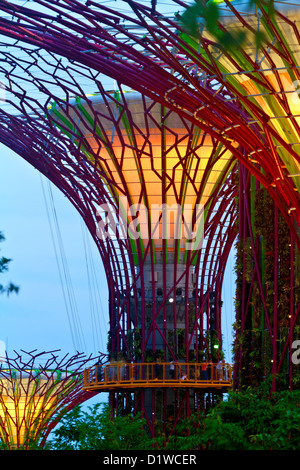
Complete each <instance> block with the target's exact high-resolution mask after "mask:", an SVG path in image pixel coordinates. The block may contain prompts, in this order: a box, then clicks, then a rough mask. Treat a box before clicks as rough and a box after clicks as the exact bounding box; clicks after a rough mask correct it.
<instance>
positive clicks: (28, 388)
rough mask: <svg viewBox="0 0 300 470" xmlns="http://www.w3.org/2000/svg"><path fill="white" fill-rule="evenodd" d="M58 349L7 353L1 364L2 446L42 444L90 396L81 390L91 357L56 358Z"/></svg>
mask: <svg viewBox="0 0 300 470" xmlns="http://www.w3.org/2000/svg"><path fill="white" fill-rule="evenodd" d="M57 353H58V351H51V352H47V353H46V352H43V353H37V352H35V351H32V352H24V351H21V352H20V353H16V356H15V357H13V358H8V357H6V360H5V362H4V363H3V364H2V367H1V368H0V390H1V393H0V441H1V447H2V449H6V450H9V449H23V450H25V449H27V450H28V449H37V448H43V447H44V446H45V443H46V439H47V437H48V436H49V433H50V432H51V430H53V429H54V427H55V426H56V425H57V424H58V422H59V421H60V419H61V418H62V417H63V416H64V415H65V414H66V413H67V412H68V411H70V410H71V409H72V408H73V407H74V406H76V405H80V404H81V403H83V402H84V401H86V400H87V399H88V398H90V397H91V394H90V393H87V392H84V391H83V390H82V384H83V375H82V374H83V368H84V367H86V365H87V364H88V363H89V360H90V358H89V359H87V358H86V357H84V356H83V355H82V354H77V355H76V356H73V357H68V356H65V357H64V358H59V357H58V355H57Z"/></svg>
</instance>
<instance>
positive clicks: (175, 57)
mask: <svg viewBox="0 0 300 470" xmlns="http://www.w3.org/2000/svg"><path fill="white" fill-rule="evenodd" d="M18 3H19V2H6V1H5V2H4V1H2V2H0V7H1V11H2V12H3V15H4V16H3V18H2V19H1V22H0V31H1V32H2V33H3V34H4V35H5V36H8V37H11V38H12V39H15V40H22V41H24V42H25V43H26V42H27V43H28V44H31V45H33V46H36V48H37V49H36V50H38V49H42V50H48V51H49V52H50V53H53V54H58V55H59V57H65V58H68V59H70V60H71V61H72V62H73V63H74V64H82V65H84V66H87V67H89V68H90V69H91V70H94V71H95V77H96V76H97V74H96V71H98V72H100V73H102V74H104V75H106V76H110V77H112V78H114V79H115V80H117V81H118V82H120V83H124V84H126V85H128V86H129V87H130V88H132V89H134V90H137V91H139V92H140V93H143V94H145V95H146V96H149V97H151V98H152V99H154V100H155V101H157V102H160V103H161V104H164V105H165V106H166V107H168V108H169V109H173V110H175V111H176V112H178V113H179V114H181V115H182V116H184V117H186V118H187V119H188V120H190V121H191V122H193V123H194V124H195V125H197V126H198V127H200V128H201V129H202V130H203V131H204V132H208V133H209V134H210V135H212V136H214V137H215V138H217V139H218V140H219V141H220V142H222V143H224V145H226V147H227V148H228V149H230V150H231V151H232V153H233V154H234V155H235V156H236V157H237V158H238V159H239V161H241V162H242V163H243V164H244V165H245V166H246V168H248V169H249V170H250V171H251V172H252V174H254V175H255V176H256V177H257V179H258V180H259V181H261V182H262V184H263V185H264V187H266V188H267V190H268V191H269V192H270V193H271V194H272V197H273V199H274V200H276V202H277V205H278V207H279V208H280V210H281V211H282V212H283V213H284V214H285V217H286V220H287V223H288V224H290V227H291V230H292V231H294V230H295V228H294V225H293V223H292V222H291V219H292V220H294V219H295V220H296V222H297V224H298V226H299V194H298V189H299V178H298V177H293V175H294V174H297V173H298V171H299V151H298V144H297V136H298V135H299V133H298V121H297V119H298V118H297V116H298V114H297V111H296V110H295V106H294V105H293V102H292V100H291V96H292V95H293V92H295V91H296V90H297V85H296V86H295V85H293V83H294V82H295V81H296V80H298V79H299V71H298V59H297V52H296V53H294V52H293V47H294V44H298V37H299V32H298V29H297V25H296V24H295V23H294V19H296V18H297V15H298V13H297V6H298V3H297V2H295V3H294V4H292V5H291V6H290V7H289V6H285V2H284V1H282V2H275V8H276V9H277V10H276V13H275V15H274V18H272V21H268V14H269V13H268V8H267V6H266V5H267V4H265V3H264V2H260V4H259V6H258V7H257V8H256V10H255V11H254V10H253V11H252V12H250V13H248V9H247V8H246V11H243V10H242V7H239V2H238V1H237V2H230V1H229V0H225V1H224V3H223V4H222V7H221V8H222V9H223V10H224V13H223V17H221V21H220V23H221V28H222V30H224V31H229V32H230V31H232V30H233V29H235V28H237V27H243V29H245V30H246V31H247V34H248V36H247V43H246V45H243V47H241V48H238V47H237V48H236V50H235V52H234V53H232V51H226V50H224V48H222V46H221V45H218V44H217V43H216V40H215V39H214V38H213V37H211V35H209V34H208V33H207V32H206V30H205V28H204V27H201V25H200V27H199V36H198V37H197V38H196V39H195V40H193V39H192V40H191V39H190V36H188V35H186V34H185V28H184V27H183V26H182V24H181V21H180V14H181V12H182V11H184V9H185V7H186V6H187V4H186V3H185V2H181V1H180V0H173V3H174V5H175V6H176V8H178V10H179V12H178V14H177V15H175V17H173V18H170V17H168V16H166V15H163V14H160V13H159V7H157V10H153V8H151V7H150V6H148V5H147V3H146V5H143V4H141V3H138V2H133V1H130V0H126V1H124V5H125V6H129V7H130V8H129V11H128V10H127V12H124V11H123V10H121V11H115V10H114V9H113V8H109V7H107V6H106V5H105V4H101V3H99V2H93V1H88V2H81V1H76V0H72V1H69V0H65V1H63V0H60V1H59V2H57V1H53V2H51V1H50V2H44V1H42V0H36V1H34V2H32V5H33V6H35V7H36V9H35V8H32V9H30V8H26V7H22V6H20V5H19V4H18ZM235 4H236V8H235V6H234V5H235ZM287 5H290V3H288V4H287ZM5 15H7V17H6V16H5ZM257 30H259V31H261V32H265V33H266V37H267V40H266V42H264V43H263V45H262V46H261V47H260V48H259V49H258V50H256V47H255V46H254V45H255V44H256V40H255V36H254V34H255V33H256V32H257ZM200 33H201V34H200ZM286 41H287V42H286ZM289 41H290V42H289ZM23 44H24V43H23ZM6 45H7V43H6ZM137 77H138V79H137ZM270 77H272V78H270ZM49 78H50V76H49ZM212 81H213V82H214V86H213V87H212V86H211V84H212ZM49 82H50V83H51V80H49ZM49 82H48V83H49ZM233 142H237V143H238V144H239V146H238V147H236V145H233ZM296 238H298V237H296Z"/></svg>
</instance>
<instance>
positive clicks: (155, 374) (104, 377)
mask: <svg viewBox="0 0 300 470" xmlns="http://www.w3.org/2000/svg"><path fill="white" fill-rule="evenodd" d="M231 383H232V367H231V365H230V364H225V363H220V364H213V363H181V362H180V363H179V362H178V363H177V362H176V363H172V362H155V363H154V362H149V363H130V364H129V363H125V362H115V363H113V362H111V363H110V364H106V365H95V366H93V367H89V368H88V369H86V370H85V371H84V389H85V390H97V389H99V390H100V389H103V390H105V389H113V388H137V387H145V388H147V387H173V388H174V387H180V388H182V387H194V388H211V387H213V388H229V387H230V386H231Z"/></svg>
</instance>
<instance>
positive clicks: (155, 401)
mask: <svg viewBox="0 0 300 470" xmlns="http://www.w3.org/2000/svg"><path fill="white" fill-rule="evenodd" d="M173 4H174V7H176V14H175V15H173V16H172V17H170V15H166V14H163V13H160V12H159V4H158V6H157V7H155V6H154V5H152V6H150V5H148V4H147V3H146V4H141V3H136V2H132V1H124V2H121V5H122V6H123V5H124V6H126V8H127V10H123V9H122V8H120V9H113V8H109V7H107V6H106V5H105V4H101V3H99V2H93V1H88V2H81V1H75V0H60V1H57V0H56V1H54V0H53V1H52V0H49V1H47V2H44V1H41V0H36V1H33V2H28V5H27V6H22V5H20V4H19V2H17V1H15V2H4V1H0V10H1V11H2V12H3V16H2V18H1V19H0V33H1V34H2V39H1V43H0V55H1V61H0V73H1V74H2V76H3V83H4V85H3V89H4V91H5V99H4V102H3V106H2V108H1V114H0V126H1V127H0V129H1V133H0V141H1V142H2V143H4V144H5V145H7V146H9V147H10V148H12V149H13V150H15V151H16V152H17V153H18V154H19V155H21V156H22V157H23V158H25V159H26V160H27V161H28V162H29V163H30V164H32V165H34V166H35V167H36V168H37V169H38V170H39V171H41V172H42V173H43V174H45V175H46V176H47V177H48V178H49V179H50V180H51V181H52V182H53V183H54V184H55V185H57V187H58V188H59V189H60V190H61V191H63V192H64V194H66V196H67V197H68V198H69V199H70V201H71V202H72V203H73V204H74V206H75V207H76V208H77V210H78V211H79V213H80V214H81V215H82V217H83V219H84V221H85V223H86V224H87V226H88V228H89V230H90V232H91V234H92V236H93V238H94V240H95V242H96V243H97V246H98V247H99V252H100V254H101V257H102V260H103V262H104V266H105V269H106V274H107V280H108V288H109V294H110V301H109V314H110V337H109V343H108V349H109V351H108V352H109V359H110V361H112V360H116V359H117V358H119V359H120V357H122V360H123V362H124V361H125V363H126V364H146V363H147V362H148V361H150V362H151V363H152V364H154V362H155V361H158V360H160V361H162V362H163V364H164V367H163V378H162V379H161V380H160V381H159V382H158V383H157V384H156V385H154V384H153V383H152V382H151V384H150V379H151V380H152V377H150V376H147V377H146V379H145V382H144V384H143V386H140V387H139V388H137V389H136V390H135V392H134V396H133V393H132V392H131V391H130V389H129V386H128V381H126V380H125V378H126V377H124V380H121V377H120V369H118V374H117V375H118V377H117V380H115V381H114V380H113V379H111V378H110V380H107V381H105V384H106V385H107V389H109V390H110V402H111V404H112V405H113V406H114V408H115V409H123V410H126V409H127V407H129V406H131V404H132V403H133V408H134V409H135V410H138V409H140V410H142V412H143V413H144V414H145V416H146V418H147V419H148V421H149V424H150V427H151V430H152V432H153V434H154V433H155V423H156V422H157V420H161V421H162V422H163V423H164V429H163V431H164V432H166V431H167V429H166V426H167V423H168V422H169V419H171V421H172V423H176V421H177V419H178V417H179V415H184V414H189V413H190V412H191V411H193V410H195V409H197V408H198V407H200V406H202V405H203V400H204V395H203V393H202V392H201V393H200V392H199V389H201V388H202V389H203V383H201V384H199V383H198V382H197V380H196V378H195V377H192V374H190V375H189V372H188V371H189V370H191V371H193V372H196V369H195V367H192V368H191V364H192V363H195V362H196V363H197V364H198V363H201V361H202V360H203V358H205V359H207V360H208V361H211V362H212V363H213V362H215V361H217V360H219V359H220V358H221V356H222V354H221V353H222V351H221V349H222V329H221V319H222V315H221V305H222V301H221V288H222V281H223V276H224V269H225V266H226V261H227V258H228V254H229V251H230V249H231V247H232V244H233V242H234V239H235V237H236V235H237V233H238V234H239V237H238V259H237V275H238V288H237V299H236V303H237V326H236V328H237V334H238V336H237V343H236V348H237V356H236V358H237V360H236V368H235V383H236V384H237V385H239V384H242V385H244V384H245V385H247V384H248V383H253V381H254V382H255V380H256V381H257V380H261V379H263V378H264V377H265V376H266V375H267V374H269V373H273V374H274V377H275V375H276V374H277V373H278V372H282V371H283V367H284V374H286V375H287V380H288V383H289V385H291V384H292V377H293V373H294V371H293V368H292V367H291V364H290V363H289V364H288V365H287V363H286V358H287V357H289V355H290V354H291V350H292V349H291V346H292V340H293V332H294V331H295V327H296V326H297V323H298V314H299V302H298V300H297V299H298V293H297V289H299V285H297V275H298V274H299V254H298V253H299V247H300V239H299V220H300V206H299V149H298V146H299V142H298V140H299V128H298V121H297V119H298V116H297V109H296V107H295V106H294V105H295V103H296V104H297V102H296V101H297V93H295V92H296V91H297V79H298V65H297V50H298V48H299V47H300V46H299V41H298V38H299V33H298V30H297V26H296V23H295V22H294V19H295V18H297V15H298V13H297V8H296V7H297V5H296V4H295V9H294V10H293V9H292V8H290V7H288V8H285V7H283V5H284V2H282V3H281V2H274V4H275V10H274V9H273V8H272V9H271V8H270V4H269V3H268V2H266V3H265V2H260V3H259V5H256V6H255V8H252V7H251V6H249V8H248V9H246V10H245V11H242V10H241V8H240V6H239V5H240V3H239V2H229V1H227V0H226V1H225V2H224V3H222V4H221V6H220V7H219V8H220V12H221V14H220V16H218V17H216V16H215V17H214V20H215V21H214V22H212V21H210V22H209V21H208V22H206V24H205V22H204V20H203V18H205V17H206V18H207V13H210V14H212V12H214V13H215V11H216V10H215V9H212V8H215V4H214V3H213V2H212V3H211V2H209V3H208V4H202V3H201V4H200V3H198V4H196V5H195V6H194V7H193V8H194V10H192V13H193V18H194V17H196V18H197V15H198V16H199V21H197V22H196V24H195V22H192V25H191V24H190V22H189V19H190V17H189V16H188V15H189V14H188V13H186V7H187V4H185V3H184V2H181V1H179V0H174V1H173ZM211 5H213V7H212V6H211ZM234 5H236V8H235V6H234ZM250 7H251V8H250ZM188 11H189V10H187V12H188ZM195 15H196V16H195ZM210 20H211V17H210ZM216 20H218V21H216ZM212 23H213V25H212ZM191 26H192V29H191ZM240 28H242V32H241V31H240ZM104 77H111V78H113V79H115V80H116V87H115V90H111V89H105V88H104V86H103V84H102V80H104ZM126 87H129V89H127V88H126ZM111 88H113V87H111ZM237 162H238V164H237ZM152 209H154V212H153V211H152ZM170 209H171V210H170ZM168 210H169V211H168ZM237 210H238V212H237ZM261 212H263V213H265V214H266V215H268V217H267V216H265V217H263V216H262V213H261ZM237 215H238V225H236V223H235V222H236V219H237ZM172 217H173V218H172ZM202 223H203V237H202V232H201V230H202ZM268 224H269V225H268ZM283 232H284V236H283ZM270 233H271V234H272V237H270ZM279 240H281V244H279ZM250 250H251V251H250ZM250 254H251V256H250ZM270 258H272V259H273V266H272V268H270V266H271V264H270ZM297 263H298V264H297ZM287 305H288V307H287ZM257 330H259V335H255V334H254V332H257ZM245 344H246V346H245ZM257 350H259V351H260V352H261V354H260V357H259V358H255V356H254V352H255V351H257ZM266 357H267V362H268V366H267V367H264V366H263V362H264V361H265V363H266V359H265V358H266ZM254 359H255V360H254ZM173 360H174V361H176V362H179V363H181V364H184V366H185V368H186V370H185V373H186V374H187V376H188V377H187V378H188V379H189V382H187V383H183V381H180V382H178V381H177V382H178V383H177V384H176V379H175V381H174V380H172V381H171V382H169V383H168V384H167V382H166V380H165V379H166V375H165V372H166V368H165V367H166V364H167V365H168V367H169V365H170V364H171V362H172V361H173ZM124 370H125V369H124ZM128 370H129V369H128ZM147 370H148V369H147ZM139 371H140V373H142V372H143V369H139ZM245 371H246V373H245ZM147 374H148V372H147ZM131 378H132V377H131ZM91 380H92V379H91ZM105 380H106V379H105ZM97 382H99V386H100V385H101V384H103V379H102V378H101V379H100V380H99V381H98V380H96V381H95V382H94V384H95V383H96V384H97ZM108 382H109V383H108ZM174 382H175V384H174ZM274 384H275V380H274V382H273V386H275V385H274ZM91 385H93V384H91V383H89V384H87V387H89V386H91ZM175 385H176V386H175ZM177 385H179V386H178V387H177ZM204 385H205V384H204ZM211 385H212V384H210V386H211ZM217 386H218V387H220V382H219V383H217ZM204 390H205V388H204ZM206 391H208V387H206ZM210 392H211V390H210ZM132 400H133V401H132Z"/></svg>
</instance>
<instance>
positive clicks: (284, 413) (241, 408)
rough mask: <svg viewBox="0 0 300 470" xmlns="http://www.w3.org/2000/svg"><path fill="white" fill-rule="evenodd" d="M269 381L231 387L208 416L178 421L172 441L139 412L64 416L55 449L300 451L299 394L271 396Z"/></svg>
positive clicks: (105, 411) (96, 408)
mask: <svg viewBox="0 0 300 470" xmlns="http://www.w3.org/2000/svg"><path fill="white" fill-rule="evenodd" d="M269 389H270V384H268V383H267V382H266V383H264V384H263V385H262V386H261V387H260V388H258V389H255V390H254V389H253V388H248V389H247V390H244V391H231V392H229V394H228V397H227V398H226V400H224V401H219V402H218V403H217V404H216V405H215V406H214V407H213V408H211V410H210V411H209V412H208V413H207V415H206V416H205V415H204V414H201V413H195V414H193V415H192V416H191V417H190V418H187V419H185V420H182V421H181V422H179V423H178V424H177V426H176V428H175V432H173V433H172V435H171V436H169V437H168V438H167V439H166V437H165V436H164V435H162V436H160V437H157V438H155V439H151V437H150V436H149V434H148V433H147V432H146V423H145V421H144V420H143V419H141V418H140V416H136V417H134V418H133V417H132V416H125V417H115V418H114V419H111V412H110V409H109V407H108V406H107V405H105V406H104V407H103V409H102V410H101V411H100V410H99V406H101V405H95V406H94V407H90V408H89V410H90V411H89V412H83V411H82V409H81V408H80V407H77V408H75V409H74V410H73V411H71V412H70V413H68V415H67V416H66V417H65V418H63V420H62V422H61V425H60V427H59V428H58V429H57V430H56V431H54V434H55V438H54V440H53V441H51V442H50V446H51V448H52V449H53V450H94V449H95V450H150V449H153V448H156V449H157V448H158V449H164V450H176V451H179V450H199V449H202V450H300V439H299V438H300V392H299V391H293V392H289V391H281V392H275V393H273V394H272V395H270V394H269Z"/></svg>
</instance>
